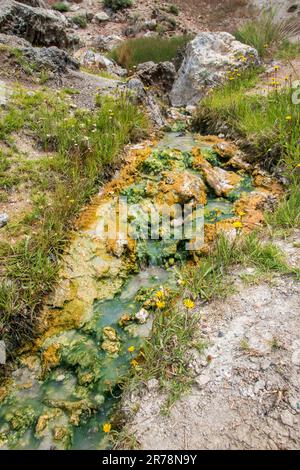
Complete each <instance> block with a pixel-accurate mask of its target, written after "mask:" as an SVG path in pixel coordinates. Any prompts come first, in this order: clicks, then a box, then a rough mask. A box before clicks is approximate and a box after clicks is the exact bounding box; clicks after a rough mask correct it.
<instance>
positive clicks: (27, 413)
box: [5, 406, 36, 432]
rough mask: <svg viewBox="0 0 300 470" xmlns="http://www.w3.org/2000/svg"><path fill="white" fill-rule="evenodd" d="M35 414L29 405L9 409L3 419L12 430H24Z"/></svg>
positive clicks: (32, 420)
mask: <svg viewBox="0 0 300 470" xmlns="http://www.w3.org/2000/svg"><path fill="white" fill-rule="evenodd" d="M35 419H36V414H35V411H34V409H33V408H32V407H31V406H25V407H23V408H20V409H15V410H13V411H9V412H8V413H6V415H5V420H6V421H7V422H8V423H9V424H10V426H11V428H12V429H13V430H14V431H18V432H25V431H26V430H27V429H28V428H29V427H30V426H31V425H32V424H33V423H34V421H35Z"/></svg>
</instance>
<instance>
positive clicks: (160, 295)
mask: <svg viewBox="0 0 300 470" xmlns="http://www.w3.org/2000/svg"><path fill="white" fill-rule="evenodd" d="M164 295H165V294H164V292H163V291H162V290H159V291H158V292H156V297H157V298H158V299H162V298H163V297H164Z"/></svg>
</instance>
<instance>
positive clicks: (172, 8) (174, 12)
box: [168, 4, 179, 16]
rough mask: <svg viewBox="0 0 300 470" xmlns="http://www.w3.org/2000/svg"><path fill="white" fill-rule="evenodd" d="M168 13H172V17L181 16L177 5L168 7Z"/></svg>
mask: <svg viewBox="0 0 300 470" xmlns="http://www.w3.org/2000/svg"><path fill="white" fill-rule="evenodd" d="M168 12H169V13H171V14H172V15H175V16H178V15H179V9H178V7H177V6H176V5H173V4H172V5H169V7H168Z"/></svg>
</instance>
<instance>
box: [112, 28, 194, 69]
mask: <svg viewBox="0 0 300 470" xmlns="http://www.w3.org/2000/svg"><path fill="white" fill-rule="evenodd" d="M191 39H192V38H191V36H188V35H185V36H173V37H171V38H163V37H160V36H157V37H149V38H136V39H128V40H127V41H124V42H122V43H121V44H120V45H119V46H117V47H116V48H115V49H114V50H113V51H112V53H111V57H112V59H114V60H115V61H116V62H118V63H119V64H120V65H122V66H123V67H125V68H127V69H128V70H132V69H133V68H134V67H136V66H137V65H139V64H142V63H144V62H148V61H153V62H156V63H158V62H163V61H170V60H172V59H174V58H175V57H176V54H177V52H178V50H179V49H180V48H182V47H184V46H185V45H186V44H187V43H188V42H189V41H190V40H191Z"/></svg>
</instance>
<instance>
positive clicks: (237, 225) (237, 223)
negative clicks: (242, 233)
mask: <svg viewBox="0 0 300 470" xmlns="http://www.w3.org/2000/svg"><path fill="white" fill-rule="evenodd" d="M232 225H233V226H234V228H243V224H242V222H240V221H239V220H236V221H235V222H233V224H232Z"/></svg>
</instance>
